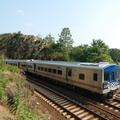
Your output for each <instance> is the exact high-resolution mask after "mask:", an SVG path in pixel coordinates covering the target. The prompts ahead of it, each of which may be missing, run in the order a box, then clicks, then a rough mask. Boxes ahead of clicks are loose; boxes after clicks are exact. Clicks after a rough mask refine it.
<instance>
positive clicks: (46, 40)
mask: <svg viewBox="0 0 120 120" xmlns="http://www.w3.org/2000/svg"><path fill="white" fill-rule="evenodd" d="M44 41H45V42H46V43H48V44H51V43H55V38H54V37H52V35H51V33H49V34H48V35H47V36H46V37H45V38H44Z"/></svg>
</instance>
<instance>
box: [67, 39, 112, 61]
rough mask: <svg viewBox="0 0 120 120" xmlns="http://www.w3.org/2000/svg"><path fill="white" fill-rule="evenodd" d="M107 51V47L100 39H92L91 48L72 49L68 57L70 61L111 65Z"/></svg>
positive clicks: (83, 46) (82, 46) (86, 46)
mask: <svg viewBox="0 0 120 120" xmlns="http://www.w3.org/2000/svg"><path fill="white" fill-rule="evenodd" d="M108 50H109V47H108V46H107V45H106V44H105V43H104V42H103V41H102V40H101V39H98V40H95V39H93V42H92V43H91V46H88V45H81V46H78V47H73V49H72V50H71V52H70V54H69V55H70V59H71V60H72V61H80V62H110V63H113V60H112V59H111V57H110V55H109V51H108Z"/></svg>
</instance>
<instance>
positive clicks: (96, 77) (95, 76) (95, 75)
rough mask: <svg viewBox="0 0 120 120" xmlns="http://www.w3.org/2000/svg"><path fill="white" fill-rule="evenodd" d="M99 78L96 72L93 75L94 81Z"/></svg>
mask: <svg viewBox="0 0 120 120" xmlns="http://www.w3.org/2000/svg"><path fill="white" fill-rule="evenodd" d="M97 79H98V74H96V73H94V75H93V80H94V81H97Z"/></svg>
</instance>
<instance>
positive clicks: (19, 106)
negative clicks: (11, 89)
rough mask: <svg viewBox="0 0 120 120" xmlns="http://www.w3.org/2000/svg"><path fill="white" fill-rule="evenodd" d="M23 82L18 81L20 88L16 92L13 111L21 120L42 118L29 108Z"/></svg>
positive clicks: (38, 119)
mask: <svg viewBox="0 0 120 120" xmlns="http://www.w3.org/2000/svg"><path fill="white" fill-rule="evenodd" d="M21 84H22V83H21V82H20V81H19V82H18V83H17V86H18V89H17V91H16V93H15V96H14V98H13V100H12V103H13V104H12V106H11V107H12V109H11V110H12V112H13V113H14V114H15V115H16V116H17V117H18V118H19V119H20V120H40V118H39V117H38V116H37V114H35V113H33V112H32V111H31V110H29V109H28V106H27V102H26V100H25V98H24V97H23V95H22V88H21Z"/></svg>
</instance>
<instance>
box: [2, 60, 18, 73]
mask: <svg viewBox="0 0 120 120" xmlns="http://www.w3.org/2000/svg"><path fill="white" fill-rule="evenodd" d="M0 70H1V71H5V70H8V71H11V72H14V73H15V72H16V73H19V72H20V70H19V68H18V67H17V66H12V65H9V64H5V63H4V62H3V61H0Z"/></svg>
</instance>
